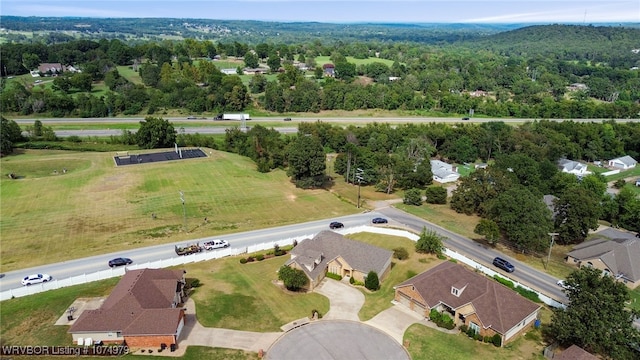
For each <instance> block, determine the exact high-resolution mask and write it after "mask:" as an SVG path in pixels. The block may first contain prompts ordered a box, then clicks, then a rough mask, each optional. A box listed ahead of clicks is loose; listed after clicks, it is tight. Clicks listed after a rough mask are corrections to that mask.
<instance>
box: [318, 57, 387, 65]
mask: <svg viewBox="0 0 640 360" xmlns="http://www.w3.org/2000/svg"><path fill="white" fill-rule="evenodd" d="M329 58H330V56H317V57H316V59H315V60H316V64H318V66H322V65H324V64H330V63H331V64H332V63H333V61H331V59H329ZM347 61H348V62H350V63H354V64H356V66H357V65H364V64H371V63H374V62H379V63H383V64H385V65H387V66H389V67H391V65H393V60H388V59H380V58H375V57H370V58H368V59H356V58H354V57H353V56H347Z"/></svg>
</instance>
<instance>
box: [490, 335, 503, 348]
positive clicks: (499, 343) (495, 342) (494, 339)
mask: <svg viewBox="0 0 640 360" xmlns="http://www.w3.org/2000/svg"><path fill="white" fill-rule="evenodd" d="M491 343H492V344H493V345H495V346H496V347H500V346H502V337H500V335H498V334H495V335H493V337H492V338H491Z"/></svg>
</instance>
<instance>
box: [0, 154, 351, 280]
mask: <svg viewBox="0 0 640 360" xmlns="http://www.w3.org/2000/svg"><path fill="white" fill-rule="evenodd" d="M209 151H210V150H207V152H209ZM113 155H115V154H114V153H83V152H65V151H36V150H29V151H25V152H24V153H23V154H21V155H15V156H9V157H4V158H2V159H1V160H0V166H1V169H2V177H1V178H0V196H1V199H2V203H1V204H0V210H1V212H2V218H1V219H0V228H1V229H2V249H1V251H0V259H1V260H0V261H1V263H0V265H1V270H2V272H5V271H11V270H15V269H18V268H25V267H31V266H36V265H42V264H46V263H50V262H58V261H64V260H69V259H72V258H80V257H85V256H91V255H95V254H96V253H107V252H112V251H117V250H122V249H123V248H136V247H144V246H150V245H157V244H161V243H169V242H174V241H179V240H184V239H193V238H200V237H205V236H211V235H217V234H224V233H230V232H240V231H247V230H252V229H258V228H266V227H272V226H278V225H286V224H293V223H299V222H304V221H309V220H313V219H322V218H329V217H335V216H340V215H345V214H349V213H353V211H354V210H355V208H354V207H353V206H352V205H350V204H348V203H345V202H343V201H341V200H340V199H339V198H338V197H336V196H334V195H333V194H332V193H331V192H328V191H325V190H312V191H308V190H307V191H303V190H300V189H296V188H295V186H294V185H293V184H291V182H290V181H289V178H288V177H287V176H286V174H285V173H284V171H281V170H274V171H272V172H270V173H267V174H263V173H259V172H257V171H256V170H255V164H254V163H253V162H252V161H251V160H249V159H248V158H244V157H241V156H237V155H234V154H230V153H225V152H219V151H211V156H209V157H208V158H204V159H192V160H184V161H174V162H165V163H156V164H147V165H138V166H130V167H126V166H125V167H120V168H117V167H115V166H114V162H113ZM65 168H66V170H67V172H66V173H63V169H65ZM9 173H14V174H16V175H18V176H19V177H21V178H20V179H18V180H11V179H9V178H8V177H7V176H6V175H7V174H9ZM180 190H183V191H184V196H185V200H186V213H187V227H188V229H189V231H188V232H184V231H182V230H181V228H182V226H183V214H182V204H181V202H180V197H179V191H180ZM152 213H155V214H156V219H152V217H151V214H152ZM205 217H207V218H208V219H209V221H208V222H207V223H206V224H205V223H204V221H203V219H204V218H205ZM70 249H73V251H69V250H70Z"/></svg>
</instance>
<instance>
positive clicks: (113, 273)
mask: <svg viewBox="0 0 640 360" xmlns="http://www.w3.org/2000/svg"><path fill="white" fill-rule="evenodd" d="M336 232H337V233H340V234H342V235H349V234H355V233H360V232H371V233H376V234H384V235H393V236H400V237H405V238H408V239H409V240H412V241H417V240H418V239H419V238H420V237H419V236H418V235H416V234H414V233H412V232H409V231H406V230H398V229H390V228H384V227H375V226H369V225H361V226H355V227H350V228H342V229H340V230H338V231H336ZM315 235H316V234H307V235H302V236H297V237H293V238H288V239H282V240H277V241H270V242H264V243H260V244H255V245H249V246H245V247H237V248H234V247H229V248H225V249H219V250H216V251H204V252H200V253H196V254H191V255H183V256H178V255H176V256H174V257H171V258H168V259H160V260H156V261H148V262H146V263H142V264H135V265H129V266H127V267H126V268H127V269H130V270H137V269H146V268H150V269H159V268H166V267H171V266H177V265H184V264H190V263H196V262H200V261H208V260H213V259H220V258H223V257H227V256H238V255H242V254H250V253H255V252H258V251H264V250H269V249H273V247H274V246H275V245H276V244H277V245H279V246H289V245H293V243H294V242H295V241H297V242H301V241H304V240H306V239H311V238H313V237H314V236H315ZM444 255H446V256H448V257H450V258H452V259H455V260H456V261H460V262H462V263H464V264H467V265H469V266H471V267H473V268H475V269H476V270H478V271H480V272H482V273H484V274H486V275H488V276H491V277H493V276H494V275H499V276H500V277H505V276H504V275H502V274H500V273H498V272H496V271H494V270H492V269H489V268H487V267H486V266H484V265H482V264H480V263H478V262H476V261H475V260H473V259H470V258H468V257H466V256H464V255H462V254H459V253H457V252H456V251H453V250H451V249H448V248H445V249H444ZM124 273H125V268H124V267H121V268H110V269H107V270H100V271H97V272H94V273H89V274H81V275H77V276H72V277H69V278H66V279H60V280H58V279H54V280H52V281H49V282H46V283H41V284H36V285H31V286H23V287H21V288H16V289H9V290H5V291H2V292H0V301H4V300H8V299H12V298H14V297H22V296H27V295H33V294H36V293H40V292H43V291H48V290H55V289H60V288H63V287H67V286H73V285H79V284H86V283H89V282H93V281H98V280H105V279H109V278H113V277H118V276H122V275H124ZM507 279H508V280H510V281H512V282H513V283H514V285H515V286H520V287H523V288H525V289H527V290H531V291H534V292H535V293H536V294H538V297H539V298H540V300H541V301H542V302H543V303H545V304H547V305H549V306H552V307H563V308H564V307H565V305H564V304H562V303H560V302H558V301H556V300H554V299H551V298H550V297H548V296H546V295H544V294H541V293H540V292H538V291H537V290H535V289H531V288H530V287H528V286H526V285H523V284H520V283H519V282H518V281H516V280H513V279H511V278H508V277H507Z"/></svg>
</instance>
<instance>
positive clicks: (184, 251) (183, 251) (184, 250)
mask: <svg viewBox="0 0 640 360" xmlns="http://www.w3.org/2000/svg"><path fill="white" fill-rule="evenodd" d="M175 248H176V254H178V255H191V254H195V253H199V252H200V251H202V248H201V247H200V244H192V245H187V246H185V247H180V246H178V245H176V246H175Z"/></svg>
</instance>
